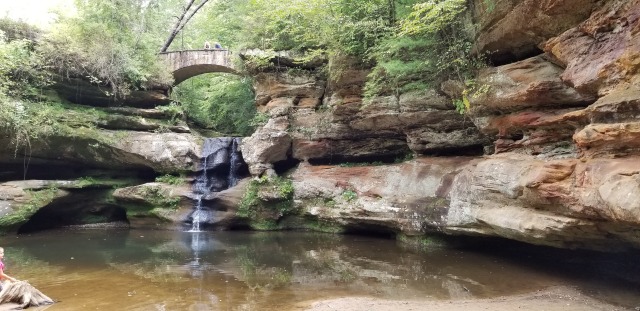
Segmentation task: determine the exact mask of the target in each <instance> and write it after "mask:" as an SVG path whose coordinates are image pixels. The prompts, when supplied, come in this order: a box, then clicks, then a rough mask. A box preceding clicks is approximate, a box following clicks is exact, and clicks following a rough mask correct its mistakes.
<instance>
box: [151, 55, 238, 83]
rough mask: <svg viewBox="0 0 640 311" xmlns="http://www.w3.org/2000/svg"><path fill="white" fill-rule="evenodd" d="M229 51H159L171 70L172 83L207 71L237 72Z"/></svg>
mask: <svg viewBox="0 0 640 311" xmlns="http://www.w3.org/2000/svg"><path fill="white" fill-rule="evenodd" d="M231 55H232V53H231V51H229V50H226V49H210V50H184V51H173V52H164V53H160V58H161V59H164V60H165V62H166V63H167V65H168V66H169V68H170V69H171V72H173V78H174V80H175V82H174V84H176V85H177V84H180V82H183V81H184V80H187V79H189V78H191V77H195V76H197V75H201V74H203V73H209V72H226V73H232V74H238V72H237V71H236V69H235V68H234V66H233V63H232V62H231Z"/></svg>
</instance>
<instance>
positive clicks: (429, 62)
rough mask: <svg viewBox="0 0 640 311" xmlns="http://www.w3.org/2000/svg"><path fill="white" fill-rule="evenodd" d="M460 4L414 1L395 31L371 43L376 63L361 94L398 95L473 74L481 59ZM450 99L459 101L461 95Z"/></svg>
mask: <svg viewBox="0 0 640 311" xmlns="http://www.w3.org/2000/svg"><path fill="white" fill-rule="evenodd" d="M465 10H466V1H465V0H430V1H424V2H421V3H418V4H416V5H415V6H414V7H413V11H412V12H411V13H410V14H409V15H408V16H407V17H406V18H405V19H403V20H402V21H401V22H400V26H399V31H398V32H397V33H395V34H394V35H392V36H389V37H387V38H386V39H385V40H383V41H382V42H381V43H380V44H379V45H378V46H376V48H375V49H374V53H373V58H374V59H375V60H376V66H375V67H374V69H373V70H372V72H371V74H370V75H369V80H368V81H367V84H366V86H365V95H366V96H367V97H373V96H377V95H390V94H396V95H397V94H399V93H403V92H408V91H413V90H420V89H425V88H427V87H436V86H437V85H438V84H439V83H440V82H442V81H444V80H447V79H454V80H458V81H463V82H464V81H466V80H469V79H472V77H473V76H474V75H475V73H476V71H477V70H478V69H479V68H481V67H483V66H484V61H483V59H481V58H478V57H475V56H473V55H472V53H471V47H472V43H471V40H470V38H468V37H467V35H466V30H465V23H464V19H463V13H464V12H465ZM454 104H457V105H456V107H462V106H464V98H461V99H460V101H455V102H454ZM459 111H461V110H460V109H459Z"/></svg>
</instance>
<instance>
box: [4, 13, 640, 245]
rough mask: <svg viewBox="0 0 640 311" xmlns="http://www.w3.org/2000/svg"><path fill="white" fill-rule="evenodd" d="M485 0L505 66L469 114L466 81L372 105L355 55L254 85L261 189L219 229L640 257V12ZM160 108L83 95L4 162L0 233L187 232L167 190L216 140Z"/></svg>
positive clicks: (277, 68) (254, 170)
mask: <svg viewBox="0 0 640 311" xmlns="http://www.w3.org/2000/svg"><path fill="white" fill-rule="evenodd" d="M472 2H473V10H472V11H473V19H474V22H475V25H476V26H477V27H476V28H475V34H474V36H475V44H474V50H475V51H477V52H478V53H489V54H488V55H489V59H490V60H491V61H492V63H493V64H494V66H488V67H487V68H485V69H483V70H481V71H480V73H479V74H478V76H477V77H476V83H477V85H480V86H482V89H483V90H484V91H483V92H480V93H478V94H476V95H475V96H471V97H470V110H469V111H468V112H467V113H465V114H463V115H461V114H459V113H458V112H457V111H456V110H455V107H454V105H452V103H451V102H452V99H451V98H450V95H451V94H454V93H458V94H459V93H460V88H462V87H463V86H460V85H458V84H456V83H454V82H452V81H447V82H445V83H443V84H442V85H441V86H439V87H434V88H431V89H424V90H421V91H416V92H411V93H404V94H395V95H392V96H384V97H382V96H381V97H374V98H370V99H365V98H364V96H363V85H364V81H365V80H366V78H367V74H368V70H367V69H363V68H361V67H358V66H356V65H355V64H354V63H351V62H350V60H347V59H342V60H339V61H342V62H344V63H342V64H341V67H342V68H343V69H342V70H340V72H331V73H330V74H328V75H327V74H326V73H323V72H321V70H319V68H320V67H322V66H325V65H326V60H324V59H322V58H318V59H314V61H313V62H308V63H305V64H303V65H300V64H301V63H300V62H297V61H295V60H293V59H290V58H289V57H288V56H287V55H286V54H284V53H283V54H278V55H277V57H275V58H274V66H273V68H272V69H273V70H267V71H263V72H260V73H255V85H254V86H255V92H256V105H257V107H258V110H259V111H260V112H261V113H264V114H265V116H267V117H268V121H267V122H266V123H265V124H264V125H263V126H261V127H259V128H258V129H257V130H256V132H255V133H254V134H253V135H252V136H251V137H247V138H245V139H244V140H243V143H242V145H241V150H242V154H243V157H244V159H245V161H246V162H247V164H248V165H249V171H250V173H251V174H252V175H253V177H254V178H253V180H252V181H250V182H249V181H245V182H242V183H240V185H239V186H238V187H235V188H233V189H229V190H228V191H223V192H220V193H219V194H217V195H216V196H215V197H211V198H207V199H208V200H209V201H211V202H213V201H216V202H218V203H220V204H221V207H220V208H219V209H218V210H217V211H216V212H217V213H219V214H220V215H219V216H220V217H219V219H218V220H217V222H216V223H213V225H214V226H215V225H217V226H218V227H219V228H238V227H240V228H246V227H250V228H254V229H260V230H274V229H308V230H318V231H329V232H366V233H374V234H384V235H390V236H399V237H402V238H407V237H416V238H424V237H428V236H430V235H433V234H438V235H442V234H444V235H473V236H485V237H502V238H507V239H514V240H518V241H522V242H526V243H532V244H537V245H546V246H553V247H562V248H585V249H599V250H620V249H626V248H638V247H640V230H638V228H640V205H639V203H638V202H640V177H639V176H640V121H639V118H640V0H607V1H595V0H544V1H534V0H495V1H481V0H476V1H472ZM252 53H254V54H255V53H256V52H255V51H253V52H252ZM249 56H250V55H247V56H245V57H249ZM64 87H67V86H60V88H64ZM61 94H62V95H63V96H66V97H67V98H68V99H70V100H72V99H73V98H72V96H71V97H70V96H67V95H69V94H73V92H68V90H67V91H64V90H62V91H61ZM65 94H67V95H65ZM154 96H156V97H157V96H160V95H158V94H151V95H149V94H146V95H144V96H140V97H139V99H137V100H134V101H133V102H132V103H131V104H130V105H128V106H130V107H112V105H111V104H110V103H109V102H108V101H107V102H105V101H104V100H99V99H92V97H91V96H88V97H85V98H83V99H82V100H83V101H88V102H92V101H93V102H94V103H93V105H92V106H94V107H93V108H91V110H90V111H89V112H88V111H87V110H86V109H76V110H72V111H73V112H72V113H70V114H69V118H71V119H72V117H74V116H78V115H80V116H81V119H82V120H85V121H84V122H85V123H83V124H84V125H82V126H76V127H71V128H70V129H67V130H65V131H57V132H56V131H54V132H51V133H50V134H48V136H47V137H43V138H44V139H42V140H37V141H33V142H31V145H30V149H29V150H28V152H26V151H23V150H22V149H19V150H17V149H12V148H6V149H5V150H2V152H0V169H1V172H2V175H0V177H2V181H4V182H3V183H0V216H2V217H3V218H2V219H3V220H4V222H0V227H2V229H3V230H5V231H15V230H23V231H29V230H38V229H43V228H46V226H43V223H46V222H45V221H44V219H45V218H47V219H54V218H55V217H62V218H64V219H68V221H66V222H65V221H61V220H58V222H59V223H60V224H64V225H78V224H89V223H112V224H122V223H124V224H125V225H127V226H131V227H154V228H175V227H176V226H177V225H179V224H180V222H182V221H184V218H185V217H186V215H187V214H188V213H189V211H190V208H191V207H192V205H193V203H194V198H193V194H192V193H191V192H190V191H189V188H188V187H187V185H186V182H188V181H190V180H189V177H187V178H183V179H184V180H183V183H182V184H180V185H170V184H168V183H162V182H160V183H158V182H153V181H154V178H155V177H157V176H159V175H161V174H165V173H170V174H174V175H177V174H179V173H184V174H186V176H191V177H193V174H194V173H195V172H196V171H197V168H196V163H198V160H199V159H200V158H201V157H202V154H201V153H202V150H200V149H201V147H200V141H201V137H199V136H198V135H197V134H195V133H192V132H191V130H190V129H189V128H188V127H187V126H186V124H184V123H183V122H182V121H181V120H180V118H179V117H178V118H175V117H172V116H169V115H166V113H164V112H163V111H161V110H159V109H156V108H153V107H154V106H155V104H163V103H166V98H158V99H157V101H155V102H153V100H152V102H153V103H150V102H149V99H150V98H153V97H154ZM160 97H162V96H160ZM80 103H81V104H82V103H85V102H80ZM154 103H155V104H154ZM96 113H100V115H99V116H97V117H96ZM105 113H106V114H105ZM87 120H88V121H87ZM86 122H88V123H86ZM0 143H3V144H5V145H8V144H9V142H8V140H7V138H6V137H2V136H0ZM16 151H17V154H18V156H16ZM23 154H24V155H27V154H28V155H29V157H28V159H29V165H30V167H31V169H30V170H29V173H28V174H27V175H28V176H27V178H26V179H31V180H32V181H28V182H15V181H12V180H17V179H25V178H24V177H25V176H24V172H23V171H22V170H20V169H16V167H17V164H22V163H23V162H24V159H25V158H26V157H23V156H22V155H23ZM83 176H92V178H93V179H87V178H84V179H83V178H81V177H83ZM98 177H100V178H98ZM53 179H66V180H67V181H56V182H52V180H53ZM38 180H42V181H38ZM113 180H116V181H117V183H116V184H115V185H114V184H113V183H112V182H110V181H113ZM123 181H125V182H123ZM114 187H115V188H118V189H115V191H114V189H113V188H114ZM79 200H85V201H86V200H89V201H86V202H90V204H89V205H90V206H91V207H87V204H78V201H79ZM70 202H75V203H74V204H70ZM63 216H64V217H63ZM69 219H70V220H69Z"/></svg>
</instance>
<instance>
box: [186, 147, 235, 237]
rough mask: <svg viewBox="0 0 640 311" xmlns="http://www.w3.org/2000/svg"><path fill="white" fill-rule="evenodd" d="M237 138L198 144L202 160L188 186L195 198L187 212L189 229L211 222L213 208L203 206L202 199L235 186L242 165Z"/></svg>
mask: <svg viewBox="0 0 640 311" xmlns="http://www.w3.org/2000/svg"><path fill="white" fill-rule="evenodd" d="M239 141H240V138H234V137H219V138H206V139H205V140H204V142H203V145H202V159H201V161H200V167H199V168H198V171H199V173H198V175H197V176H196V179H195V181H194V183H193V186H192V192H193V194H194V198H195V201H196V203H195V206H194V210H193V212H192V213H191V216H190V218H191V229H190V230H189V231H191V232H200V231H201V230H202V229H201V225H203V224H212V223H213V222H214V221H215V217H214V216H215V213H214V212H215V211H213V210H211V209H210V208H208V207H205V206H204V205H205V204H204V201H205V200H206V198H207V197H208V196H210V195H211V193H214V192H219V191H222V190H225V189H228V188H230V187H233V186H235V185H236V184H237V183H238V180H239V178H240V177H242V175H243V173H244V172H243V168H245V167H246V164H245V163H244V160H243V159H242V155H241V154H240V151H239V150H238V143H239Z"/></svg>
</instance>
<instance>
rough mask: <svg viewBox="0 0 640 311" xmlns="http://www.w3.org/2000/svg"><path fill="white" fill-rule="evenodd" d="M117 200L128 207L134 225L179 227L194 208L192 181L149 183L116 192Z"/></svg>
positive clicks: (130, 219) (127, 212)
mask: <svg viewBox="0 0 640 311" xmlns="http://www.w3.org/2000/svg"><path fill="white" fill-rule="evenodd" d="M113 198H114V199H115V200H116V203H117V204H118V205H120V206H122V207H124V208H125V210H126V214H127V220H128V221H129V224H130V227H131V228H138V229H140V228H144V229H148V228H154V229H158V228H160V229H176V228H181V227H182V226H181V225H182V223H183V221H185V219H186V218H187V217H188V215H189V214H190V213H191V211H192V210H193V206H194V201H192V198H191V188H190V186H189V185H188V184H184V185H169V184H164V183H158V182H153V183H145V184H142V185H137V186H132V187H126V188H119V189H116V190H115V191H114V192H113Z"/></svg>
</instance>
